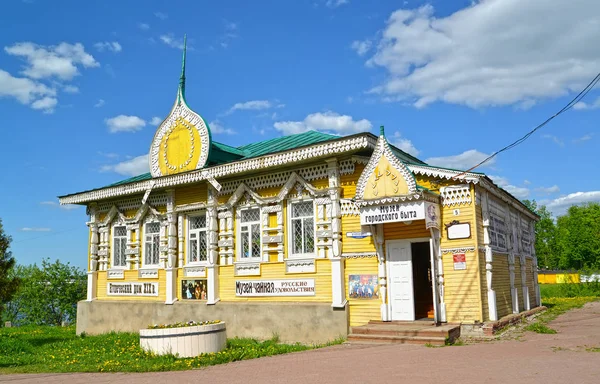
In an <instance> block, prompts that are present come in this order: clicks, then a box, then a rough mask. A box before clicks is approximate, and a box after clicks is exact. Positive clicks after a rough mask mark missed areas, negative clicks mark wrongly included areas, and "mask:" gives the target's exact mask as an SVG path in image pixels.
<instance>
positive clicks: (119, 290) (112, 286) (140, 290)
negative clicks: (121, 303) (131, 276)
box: [106, 283, 158, 296]
mask: <svg viewBox="0 0 600 384" xmlns="http://www.w3.org/2000/svg"><path fill="white" fill-rule="evenodd" d="M106 294H107V295H108V296H158V283H108V284H107V285H106Z"/></svg>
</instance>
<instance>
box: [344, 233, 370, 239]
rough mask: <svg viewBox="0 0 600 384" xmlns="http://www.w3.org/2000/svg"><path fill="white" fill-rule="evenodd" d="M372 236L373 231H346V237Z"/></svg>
mask: <svg viewBox="0 0 600 384" xmlns="http://www.w3.org/2000/svg"><path fill="white" fill-rule="evenodd" d="M370 236H372V234H371V232H346V237H350V238H353V239H364V238H365V237H370Z"/></svg>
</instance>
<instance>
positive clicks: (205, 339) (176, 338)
mask: <svg viewBox="0 0 600 384" xmlns="http://www.w3.org/2000/svg"><path fill="white" fill-rule="evenodd" d="M149 328H150V329H141V330H140V347H142V349H144V350H146V351H149V352H153V353H156V354H158V355H165V354H173V355H179V357H194V356H198V355H200V354H203V353H215V352H220V351H222V350H223V349H225V346H226V345H227V335H226V328H225V323H224V322H221V321H206V322H200V323H197V322H188V323H176V324H163V325H153V326H151V327H149Z"/></svg>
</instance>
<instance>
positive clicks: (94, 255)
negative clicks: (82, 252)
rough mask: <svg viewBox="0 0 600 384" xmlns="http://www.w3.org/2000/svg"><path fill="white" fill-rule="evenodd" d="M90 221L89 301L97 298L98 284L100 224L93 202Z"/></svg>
mask: <svg viewBox="0 0 600 384" xmlns="http://www.w3.org/2000/svg"><path fill="white" fill-rule="evenodd" d="M89 211H90V221H89V222H88V226H89V228H90V232H91V236H90V257H89V268H88V271H87V298H86V300H87V301H92V300H94V299H96V297H97V296H96V287H97V285H98V272H97V271H96V269H97V268H98V224H97V216H96V204H95V203H92V204H91V205H90V207H89Z"/></svg>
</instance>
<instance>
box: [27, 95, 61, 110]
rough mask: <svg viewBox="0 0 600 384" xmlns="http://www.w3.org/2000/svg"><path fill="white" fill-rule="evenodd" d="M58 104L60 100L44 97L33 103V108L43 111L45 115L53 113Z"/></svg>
mask: <svg viewBox="0 0 600 384" xmlns="http://www.w3.org/2000/svg"><path fill="white" fill-rule="evenodd" d="M57 103H58V100H56V99H55V98H54V97H44V98H43V99H39V100H36V101H34V102H33V103H31V108H33V109H41V110H42V111H44V113H53V112H54V107H56V104H57Z"/></svg>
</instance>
